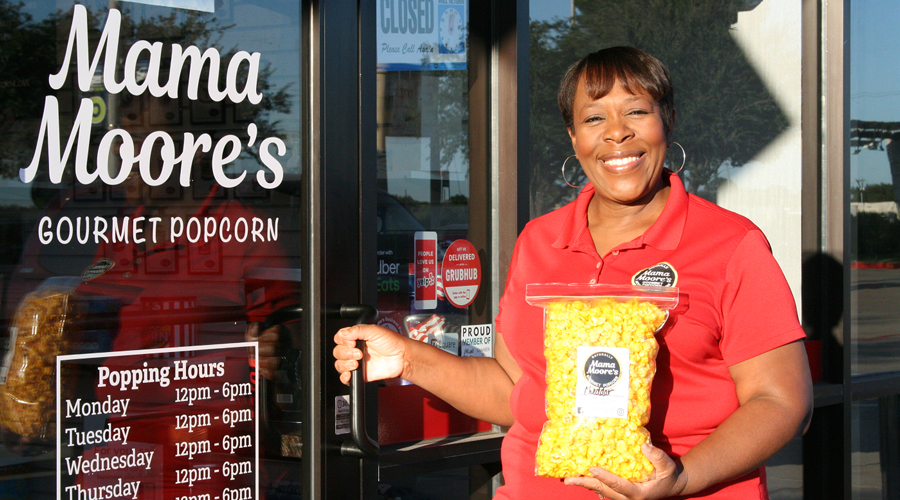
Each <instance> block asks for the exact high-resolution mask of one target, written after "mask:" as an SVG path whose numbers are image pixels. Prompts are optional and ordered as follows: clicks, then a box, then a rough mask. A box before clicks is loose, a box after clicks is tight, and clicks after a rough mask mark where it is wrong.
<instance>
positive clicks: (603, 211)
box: [587, 182, 671, 257]
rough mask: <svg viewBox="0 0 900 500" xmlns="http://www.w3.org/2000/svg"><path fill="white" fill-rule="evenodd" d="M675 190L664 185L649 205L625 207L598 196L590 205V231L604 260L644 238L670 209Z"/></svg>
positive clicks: (667, 184) (643, 202) (652, 196)
mask: <svg viewBox="0 0 900 500" xmlns="http://www.w3.org/2000/svg"><path fill="white" fill-rule="evenodd" d="M670 191H671V186H670V185H669V183H668V182H660V185H659V188H657V189H656V190H655V191H654V192H653V193H651V194H650V195H648V197H647V198H646V201H642V202H638V203H634V204H621V203H616V202H612V201H610V200H604V199H601V198H600V197H599V196H597V195H596V194H595V195H594V197H593V198H591V201H590V204H589V205H588V210H587V216H588V229H589V230H590V232H591V237H592V239H593V240H594V247H595V248H596V249H597V253H598V254H599V255H600V256H601V257H602V256H605V255H606V254H607V253H609V252H610V251H611V250H612V249H614V248H616V247H617V246H619V245H621V244H622V243H625V242H628V241H631V240H633V239H635V238H637V237H639V236H640V235H642V234H644V232H645V231H647V229H649V228H650V226H652V225H653V223H654V222H656V219H658V218H659V216H660V214H662V211H663V209H664V208H665V207H666V202H667V201H668V199H669V192H670Z"/></svg>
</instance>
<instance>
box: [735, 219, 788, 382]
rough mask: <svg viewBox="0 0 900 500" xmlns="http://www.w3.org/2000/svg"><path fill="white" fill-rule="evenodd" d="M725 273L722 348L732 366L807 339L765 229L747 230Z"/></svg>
mask: <svg viewBox="0 0 900 500" xmlns="http://www.w3.org/2000/svg"><path fill="white" fill-rule="evenodd" d="M725 273H726V275H725V286H724V288H723V295H722V315H723V320H722V324H723V325H724V327H723V332H722V338H721V340H720V347H721V352H722V357H723V359H724V360H725V363H726V364H727V365H728V366H732V365H735V364H737V363H740V362H742V361H746V360H748V359H750V358H752V357H754V356H758V355H760V354H762V353H764V352H767V351H769V350H772V349H775V348H776V347H780V346H783V345H785V344H789V343H791V342H793V341H795V340H799V339H803V338H805V336H806V335H805V333H804V332H803V328H802V327H801V325H800V321H799V319H798V317H797V306H796V304H795V302H794V296H793V294H792V293H791V289H790V287H789V286H788V284H787V280H786V279H785V277H784V273H783V272H782V270H781V268H780V267H779V266H778V263H777V262H776V261H775V257H774V256H773V255H772V250H771V247H770V246H769V243H768V241H767V240H766V238H765V236H764V235H763V234H762V232H761V231H759V230H752V231H750V232H748V233H747V235H746V236H745V237H744V239H743V240H742V241H741V242H740V244H738V246H737V247H736V248H735V251H734V254H733V255H732V257H731V260H730V261H729V263H728V266H727V268H726V271H725Z"/></svg>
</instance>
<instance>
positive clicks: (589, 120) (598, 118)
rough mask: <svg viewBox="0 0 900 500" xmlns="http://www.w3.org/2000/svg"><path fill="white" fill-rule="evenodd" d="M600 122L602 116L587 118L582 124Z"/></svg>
mask: <svg viewBox="0 0 900 500" xmlns="http://www.w3.org/2000/svg"><path fill="white" fill-rule="evenodd" d="M601 120H603V117H602V116H589V117H588V118H587V119H586V120H585V121H584V122H585V123H590V122H598V121H601Z"/></svg>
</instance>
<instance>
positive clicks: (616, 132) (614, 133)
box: [603, 118, 634, 143]
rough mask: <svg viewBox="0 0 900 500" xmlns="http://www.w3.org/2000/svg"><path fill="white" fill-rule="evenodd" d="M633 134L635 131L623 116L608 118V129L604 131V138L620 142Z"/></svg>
mask: <svg viewBox="0 0 900 500" xmlns="http://www.w3.org/2000/svg"><path fill="white" fill-rule="evenodd" d="M633 135H634V131H633V130H631V127H629V126H628V123H627V122H626V120H624V119H622V118H609V119H607V121H606V130H604V133H603V138H604V140H607V141H612V142H616V143H620V142H623V141H625V140H626V139H628V138H630V137H631V136H633Z"/></svg>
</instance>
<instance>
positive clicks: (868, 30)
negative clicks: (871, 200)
mask: <svg viewBox="0 0 900 500" xmlns="http://www.w3.org/2000/svg"><path fill="white" fill-rule="evenodd" d="M898 19H900V2H896V1H895V0H853V1H852V2H851V11H850V23H851V24H850V117H851V118H852V119H855V120H872V121H887V122H892V121H900V58H898V57H897V44H896V36H895V35H894V33H895V31H896V29H897V26H896V25H897V20H898ZM850 165H851V172H852V173H851V175H852V179H851V181H852V182H855V181H856V179H862V180H864V181H865V183H866V184H869V185H871V184H881V183H884V184H890V183H891V173H890V167H889V165H888V158H887V154H886V153H885V152H884V151H877V150H875V151H873V150H863V151H860V152H859V154H853V155H851V157H850Z"/></svg>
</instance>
